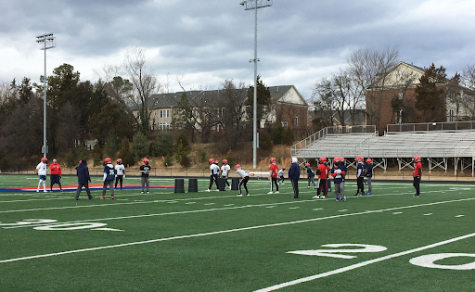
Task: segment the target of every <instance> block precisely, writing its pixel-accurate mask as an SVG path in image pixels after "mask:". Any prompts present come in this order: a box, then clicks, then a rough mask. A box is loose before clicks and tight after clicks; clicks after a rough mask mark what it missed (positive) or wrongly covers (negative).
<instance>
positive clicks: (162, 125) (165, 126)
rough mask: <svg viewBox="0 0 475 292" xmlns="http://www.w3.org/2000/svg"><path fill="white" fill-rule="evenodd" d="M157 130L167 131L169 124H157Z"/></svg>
mask: <svg viewBox="0 0 475 292" xmlns="http://www.w3.org/2000/svg"><path fill="white" fill-rule="evenodd" d="M159 129H160V130H162V131H163V130H169V129H170V123H160V124H159Z"/></svg>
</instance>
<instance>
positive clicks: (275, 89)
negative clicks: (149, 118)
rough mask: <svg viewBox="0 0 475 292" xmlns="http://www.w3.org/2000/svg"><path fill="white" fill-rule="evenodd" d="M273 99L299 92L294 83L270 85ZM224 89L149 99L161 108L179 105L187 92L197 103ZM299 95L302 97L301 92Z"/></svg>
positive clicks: (181, 92)
mask: <svg viewBox="0 0 475 292" xmlns="http://www.w3.org/2000/svg"><path fill="white" fill-rule="evenodd" d="M268 88H269V91H270V94H271V98H272V100H273V101H274V102H275V101H278V100H279V99H281V98H282V97H283V96H284V95H285V94H286V93H287V92H289V90H291V89H292V88H294V89H295V91H296V92H297V93H298V91H297V89H296V88H295V86H293V85H279V86H270V87H268ZM235 90H248V88H245V89H235ZM220 91H223V90H206V91H204V90H193V91H187V92H184V91H180V92H175V93H160V94H153V95H152V96H151V98H150V101H149V103H150V104H149V107H150V109H160V108H173V107H178V103H179V102H180V100H181V97H182V95H183V93H186V95H187V96H188V98H189V99H190V100H191V101H192V102H195V103H199V101H200V99H201V98H203V97H204V96H207V97H209V96H210V95H216V96H219V92H220ZM298 95H299V96H300V97H301V95H300V93H298ZM302 100H303V102H304V103H305V105H307V103H306V101H305V100H304V99H303V98H302Z"/></svg>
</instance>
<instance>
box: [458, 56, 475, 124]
mask: <svg viewBox="0 0 475 292" xmlns="http://www.w3.org/2000/svg"><path fill="white" fill-rule="evenodd" d="M461 84H462V85H463V86H465V87H466V88H468V90H467V92H464V93H463V94H462V96H461V98H460V103H461V104H462V106H463V108H464V109H465V111H466V112H467V114H468V116H469V118H470V120H473V119H474V118H475V64H473V65H467V67H465V69H464V70H463V71H462V75H461Z"/></svg>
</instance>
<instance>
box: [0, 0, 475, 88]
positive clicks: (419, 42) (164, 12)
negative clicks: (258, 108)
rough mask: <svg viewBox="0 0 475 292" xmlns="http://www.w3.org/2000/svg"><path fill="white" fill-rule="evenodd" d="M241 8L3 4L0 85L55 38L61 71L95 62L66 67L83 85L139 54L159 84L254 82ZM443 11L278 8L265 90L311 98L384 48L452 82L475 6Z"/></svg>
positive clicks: (434, 7)
mask: <svg viewBox="0 0 475 292" xmlns="http://www.w3.org/2000/svg"><path fill="white" fill-rule="evenodd" d="M239 2H240V1H231V0H228V1H218V0H210V1H191V0H175V1H171V0H168V1H164V0H154V1H152V0H141V1H128V0H120V1H105V0H103V1H97V0H96V1H90V0H87V1H72V0H67V1H62V0H48V1H45V0H36V1H33V0H22V1H7V0H0V5H1V6H2V7H5V9H3V11H2V17H1V18H0V41H1V42H2V46H1V47H0V49H3V50H4V51H6V52H8V54H11V55H10V57H9V56H8V55H5V53H4V54H3V57H2V58H5V59H4V61H2V63H3V66H4V67H5V66H6V67H7V69H4V70H2V69H0V81H3V82H8V81H10V80H11V79H13V78H14V77H16V78H21V77H23V76H17V75H14V76H12V74H21V72H24V74H25V75H26V74H31V73H30V72H32V70H31V68H28V69H27V68H25V69H23V70H22V67H27V66H28V63H30V64H31V59H30V58H34V57H35V56H36V52H35V54H32V53H29V52H30V51H31V50H32V49H37V48H35V46H34V45H35V44H34V36H35V35H39V34H42V33H45V32H54V34H55V36H56V37H57V45H58V46H57V48H56V50H57V51H56V52H55V53H53V55H52V56H53V58H54V56H55V54H56V55H65V56H67V57H68V60H62V61H63V62H74V61H75V60H76V62H83V61H79V60H84V59H87V60H88V61H89V62H91V63H94V61H93V60H97V61H96V62H95V67H94V68H89V67H87V66H88V64H89V63H81V64H72V65H74V66H76V67H81V70H83V71H84V72H81V73H82V76H83V78H86V79H87V78H94V76H93V74H92V73H91V72H92V70H93V69H97V68H99V67H101V66H102V65H105V64H101V62H104V61H101V60H105V59H107V60H109V61H110V56H112V55H114V56H115V55H117V54H119V52H123V51H124V50H126V49H127V48H131V47H142V48H145V49H148V50H151V51H157V50H158V52H159V53H158V55H154V57H153V58H151V59H150V64H151V65H152V66H153V67H154V71H155V73H156V74H157V75H161V76H163V75H165V74H167V73H170V74H172V75H174V74H183V75H185V76H186V75H187V74H188V75H192V76H193V78H192V80H193V81H196V80H197V79H196V78H197V73H199V74H198V75H200V76H203V78H208V79H209V80H201V83H202V84H208V85H209V86H210V87H211V86H216V87H218V86H220V83H222V81H224V79H226V78H229V79H235V80H237V81H245V82H246V83H250V82H252V64H249V62H248V60H249V59H251V58H253V46H254V14H253V11H245V10H244V9H243V7H242V6H239ZM447 3H448V1H442V0H440V1H436V0H432V1H417V2H414V1H408V0H403V1H377V0H360V1H350V0H347V1H344V0H334V1H331V0H322V1H312V0H300V1H284V0H275V1H274V5H273V7H270V8H265V9H260V10H259V11H258V57H259V58H260V59H261V62H260V63H259V65H258V66H259V67H258V68H259V73H261V74H262V76H263V79H264V81H266V79H267V80H272V82H273V84H268V85H277V84H295V85H297V88H298V89H299V90H300V91H301V92H302V93H306V94H307V95H309V93H310V92H311V90H312V87H313V84H314V83H315V81H318V80H319V79H320V78H321V77H324V76H328V75H330V74H331V73H332V72H334V71H335V70H338V68H339V67H341V66H344V64H345V60H346V58H347V57H348V56H349V54H351V52H352V51H353V50H355V49H358V48H375V49H378V48H383V47H388V46H389V47H395V48H397V49H398V50H399V53H400V58H401V60H402V61H406V62H413V63H414V64H416V65H419V66H429V65H430V64H431V63H432V62H434V63H436V65H438V66H440V65H443V66H445V67H447V72H448V73H449V74H453V73H455V71H461V70H462V69H463V68H464V67H465V66H466V65H468V64H472V63H475V61H474V60H473V55H474V50H475V49H474V44H473V42H474V41H473V40H472V35H473V28H474V25H472V24H471V22H470V20H471V19H473V16H475V12H474V11H475V9H474V8H475V4H472V3H471V2H470V1H466V0H455V1H450V3H449V4H447ZM26 37H29V38H30V37H31V38H32V39H31V40H30V39H27V38H26ZM19 38H24V39H22V41H23V42H31V44H27V45H21V44H22V42H21V41H15V40H16V39H19ZM60 52H61V54H60ZM30 55H31V56H30ZM24 56H27V57H28V58H25V57H24ZM36 58H37V57H36ZM116 59H117V58H116ZM122 60H123V59H117V60H116V64H120V63H122ZM40 61H41V60H40ZM22 62H24V63H22ZM58 62H59V64H61V63H63V62H61V61H60V60H58ZM52 65H54V64H52ZM330 70H332V71H330ZM11 72H13V73H11ZM312 75H314V76H312ZM32 78H34V77H32ZM216 80H221V81H216ZM274 83H276V84H274Z"/></svg>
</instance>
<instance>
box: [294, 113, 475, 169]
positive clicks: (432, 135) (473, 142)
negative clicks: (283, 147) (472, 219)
mask: <svg viewBox="0 0 475 292" xmlns="http://www.w3.org/2000/svg"><path fill="white" fill-rule="evenodd" d="M291 155H292V156H295V157H297V158H299V159H303V160H311V159H315V158H318V157H321V156H324V157H327V158H333V157H337V156H342V157H345V158H347V159H348V158H349V159H348V160H347V163H348V165H350V166H352V165H354V161H353V159H354V157H356V156H357V155H361V156H364V157H368V158H371V159H373V161H374V162H375V167H380V168H382V169H384V170H386V169H387V159H397V161H398V165H399V170H401V169H403V168H405V167H410V168H412V163H411V162H412V158H413V157H414V156H415V155H417V156H420V157H421V158H423V159H427V161H428V166H429V170H432V169H434V168H437V167H438V168H442V169H444V170H445V171H447V160H448V159H452V160H453V161H454V163H453V164H454V171H455V174H456V173H457V171H458V170H459V169H460V170H465V169H467V168H469V167H471V168H472V176H473V175H474V164H475V123H474V122H471V121H469V122H454V123H421V124H398V125H388V126H387V131H386V133H385V135H384V136H378V135H377V133H376V128H375V127H374V126H355V127H329V128H325V129H323V130H321V131H319V132H317V133H315V134H313V135H311V136H309V137H307V139H305V140H303V141H300V142H299V143H297V144H295V145H294V146H292V148H291Z"/></svg>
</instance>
